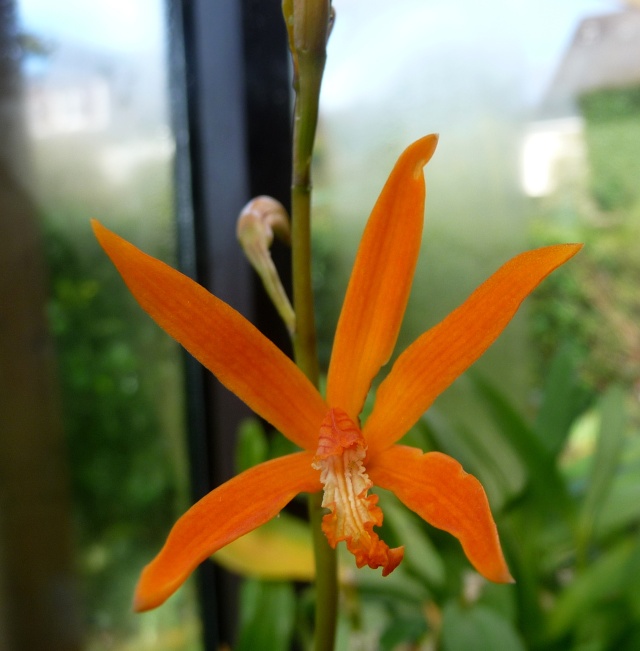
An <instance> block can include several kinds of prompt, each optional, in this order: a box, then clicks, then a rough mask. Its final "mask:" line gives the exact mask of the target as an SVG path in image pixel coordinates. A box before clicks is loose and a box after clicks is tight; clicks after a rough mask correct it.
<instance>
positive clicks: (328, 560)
mask: <svg viewBox="0 0 640 651" xmlns="http://www.w3.org/2000/svg"><path fill="white" fill-rule="evenodd" d="M329 5H330V3H329V2H327V0H312V1H311V2H308V3H307V2H306V0H302V2H301V1H300V0H285V1H284V2H283V9H284V14H285V19H286V20H287V28H288V30H289V36H290V45H291V51H292V55H293V60H294V89H295V91H296V103H295V109H294V122H293V172H292V184H291V246H292V267H293V269H292V271H293V306H294V310H295V313H296V332H295V334H294V336H293V350H294V357H295V360H296V363H297V365H298V366H299V367H300V369H301V370H302V371H303V373H304V374H305V375H306V376H307V377H308V378H309V379H310V380H311V382H313V384H314V385H315V386H316V387H317V386H318V380H319V368H318V351H317V341H316V326H315V311H314V303H313V289H312V283H311V159H312V156H313V145H314V141H315V134H316V126H317V123H318V103H319V99H320V85H321V83H322V74H323V72H324V64H325V60H326V49H325V46H326V39H327V35H328V24H329V13H328V9H329ZM323 514H324V510H323V508H322V493H314V494H312V495H310V496H309V519H310V522H311V529H312V532H313V548H314V554H315V564H316V612H315V645H314V646H315V651H333V649H334V647H335V634H336V621H337V612H338V572H337V560H336V552H335V550H334V549H332V548H331V547H330V545H329V543H328V542H327V539H326V537H325V535H324V533H323V532H322V528H321V526H322V517H323Z"/></svg>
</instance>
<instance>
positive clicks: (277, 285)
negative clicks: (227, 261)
mask: <svg viewBox="0 0 640 651" xmlns="http://www.w3.org/2000/svg"><path fill="white" fill-rule="evenodd" d="M236 232H237V236H238V241H239V242H240V245H241V246H242V249H243V250H244V252H245V255H246V256H247V258H248V260H249V262H250V263H251V266H252V267H253V268H254V269H255V270H256V272H257V274H258V275H259V276H260V279H261V280H262V284H263V285H264V288H265V289H266V291H267V294H268V295H269V298H270V299H271V302H272V303H273V304H274V306H275V308H276V310H278V314H280V317H281V318H282V320H283V321H284V323H285V325H286V326H287V329H288V330H289V333H290V334H293V333H294V332H295V327H296V316H295V313H294V311H293V307H292V306H291V303H290V301H289V298H288V296H287V293H286V292H285V290H284V287H283V286H282V282H281V280H280V276H279V275H278V270H277V269H276V266H275V264H274V263H273V259H272V257H271V252H270V251H269V249H270V248H271V244H272V243H273V236H274V235H276V236H277V237H278V238H279V239H281V240H283V241H284V242H286V243H289V242H290V240H291V230H290V226H289V216H288V214H287V211H286V210H285V208H284V206H283V205H282V204H281V203H280V202H279V201H276V200H275V199H272V198H271V197H267V196H261V197H256V198H255V199H252V200H251V201H250V202H249V203H248V204H247V205H246V206H245V207H244V208H243V209H242V211H241V213H240V216H239V217H238V223H237V228H236Z"/></svg>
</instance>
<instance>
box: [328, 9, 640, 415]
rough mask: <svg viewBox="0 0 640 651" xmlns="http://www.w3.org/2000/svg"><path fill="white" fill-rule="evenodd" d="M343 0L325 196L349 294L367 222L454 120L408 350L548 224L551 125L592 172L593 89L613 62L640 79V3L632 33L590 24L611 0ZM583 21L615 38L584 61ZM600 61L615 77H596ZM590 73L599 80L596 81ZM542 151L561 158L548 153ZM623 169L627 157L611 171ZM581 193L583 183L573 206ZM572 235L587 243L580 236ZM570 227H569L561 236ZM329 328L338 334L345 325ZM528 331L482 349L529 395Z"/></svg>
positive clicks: (334, 44)
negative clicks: (390, 182)
mask: <svg viewBox="0 0 640 651" xmlns="http://www.w3.org/2000/svg"><path fill="white" fill-rule="evenodd" d="M336 5H337V18H336V23H335V26H334V29H333V32H332V34H331V38H330V42H329V49H328V62H327V70H326V75H325V80H324V82H323V91H322V113H321V129H320V138H319V142H320V144H319V147H320V149H319V151H320V155H319V156H318V166H317V167H318V169H317V173H316V177H315V180H316V189H317V192H316V197H315V198H316V204H317V215H318V222H317V224H316V229H317V234H316V237H317V240H318V242H319V245H318V248H319V250H321V251H324V250H325V247H324V243H326V242H328V241H329V240H330V242H331V250H332V255H333V256H334V257H335V258H336V260H335V268H336V269H337V270H338V272H337V276H338V278H337V279H332V283H335V285H336V286H337V287H339V288H340V292H338V296H341V295H342V290H343V289H344V287H345V286H346V280H347V277H348V276H347V275H348V272H349V269H350V264H351V260H352V259H353V255H354V253H355V247H356V245H357V242H358V239H359V234H360V232H361V230H362V228H363V225H364V220H365V219H366V217H367V216H368V213H369V210H370V208H371V206H372V205H373V202H374V200H375V198H376V197H377V194H378V192H379V191H380V189H381V187H382V184H383V182H384V180H385V178H386V175H387V174H388V172H389V170H390V169H391V167H392V165H393V163H394V162H395V158H396V157H397V155H398V154H399V153H400V151H401V150H402V149H403V148H404V147H405V146H407V145H408V144H409V143H410V142H412V141H413V140H415V139H416V138H418V137H419V136H421V135H424V134H427V133H431V132H436V133H439V134H440V142H439V145H438V149H437V151H436V154H435V155H434V158H433V159H432V161H431V162H430V163H429V165H428V166H427V168H426V179H427V193H428V197H427V212H426V221H425V232H424V242H423V248H422V252H421V257H420V261H419V264H418V270H417V274H416V279H415V283H414V289H413V294H412V298H411V301H410V305H409V311H408V313H407V317H406V320H405V324H404V328H403V331H402V333H401V337H400V341H399V345H398V350H402V349H403V348H404V347H405V346H406V345H407V344H408V343H410V342H411V341H413V340H414V339H415V338H416V336H418V335H419V334H420V333H421V332H423V331H424V329H425V328H426V327H428V326H429V325H431V324H433V323H435V322H437V321H438V320H440V318H442V317H443V316H444V315H445V314H447V313H448V312H449V311H450V310H451V309H453V308H454V307H456V306H457V305H458V304H459V303H460V302H461V301H462V300H463V299H464V298H465V297H466V296H468V294H469V293H470V292H471V291H472V290H473V289H474V288H475V287H476V286H477V285H478V284H479V283H480V282H481V281H482V280H484V279H485V278H486V277H487V276H488V275H489V274H490V273H491V272H493V271H494V270H495V269H497V267H498V266H499V265H500V264H501V263H502V262H504V261H506V259H507V258H509V257H511V256H512V255H514V254H515V253H516V252H519V251H521V250H523V249H525V248H528V247H529V248H530V244H531V243H532V239H535V238H532V229H533V228H534V224H539V218H540V215H541V210H542V209H545V210H546V207H545V205H544V204H543V202H541V201H540V200H539V199H538V196H537V195H538V194H539V193H540V192H542V191H543V189H542V188H540V187H538V186H539V184H540V183H542V180H541V177H545V175H546V174H548V173H549V170H550V169H551V168H552V167H553V165H554V162H555V160H551V161H550V160H548V159H549V157H550V156H551V157H553V156H554V155H555V154H554V153H553V152H556V153H557V154H559V152H558V151H557V149H558V147H559V146H560V145H558V144H557V143H556V142H555V141H554V142H552V143H551V144H550V145H549V144H547V140H544V138H552V139H553V138H555V137H556V135H555V134H556V133H561V134H562V138H563V140H562V154H563V156H564V157H565V158H567V160H566V161H564V162H565V163H567V162H568V163H573V167H571V169H572V170H573V172H572V173H574V174H583V173H584V170H585V169H586V163H587V160H586V159H589V161H590V164H591V163H595V161H592V157H593V151H592V150H591V149H590V150H589V153H588V155H587V153H586V149H585V145H584V138H585V135H586V142H587V145H588V146H589V147H591V144H590V143H591V142H593V140H594V138H595V137H596V136H594V135H593V134H591V133H590V129H589V128H588V127H587V128H586V130H585V128H584V122H583V117H582V116H583V115H584V111H585V110H588V107H589V106H591V105H592V104H593V102H591V103H589V102H590V100H589V99H588V98H584V97H583V94H584V92H585V91H587V90H589V92H591V90H595V88H597V87H607V85H608V84H609V81H608V80H607V78H606V75H607V74H609V75H612V76H613V79H614V80H615V81H614V84H615V85H622V86H629V85H630V86H633V85H634V84H635V87H636V88H637V85H638V80H639V78H640V77H639V75H638V69H637V47H636V48H635V49H633V48H631V45H630V43H631V42H632V37H631V34H633V33H634V28H633V25H634V24H635V23H634V21H633V18H634V16H635V17H636V18H637V11H627V12H625V14H624V15H623V16H622V17H621V18H618V19H616V25H617V27H615V29H616V30H618V31H619V32H620V34H619V36H617V37H616V36H614V35H613V34H612V32H613V30H614V27H613V24H612V22H611V21H609V22H608V23H607V22H606V21H596V22H595V23H593V24H591V23H589V22H587V23H585V24H582V21H583V20H584V19H585V18H587V17H589V16H592V15H594V14H595V15H599V14H603V13H605V12H609V13H611V11H612V9H611V3H609V2H605V1H599V0H575V1H573V2H563V3H560V4H558V3H556V2H553V1H551V0H550V1H549V2H545V3H543V4H542V5H540V3H534V2H503V1H500V0H493V1H492V2H489V3H486V2H484V3H473V2H464V1H463V2H455V3H447V2H440V1H438V0H430V1H428V2H425V1H424V0H401V1H399V2H394V3H389V2H385V1H383V0H379V1H378V0H374V1H369V0H353V1H352V2H346V3H342V4H340V5H338V3H336ZM635 22H637V20H636V21H635ZM581 24H582V27H581V28H580V29H582V30H583V31H585V32H588V33H589V34H591V36H589V34H587V36H585V37H584V38H587V37H589V38H591V39H592V40H593V39H595V38H599V37H598V36H596V35H593V34H592V32H594V30H598V29H600V30H601V31H603V32H607V33H609V36H608V37H607V44H608V45H607V51H606V52H605V51H604V49H603V50H602V51H600V54H598V53H597V52H595V53H591V55H590V56H591V58H588V57H587V54H588V53H585V52H584V51H582V54H583V55H584V56H582V57H581V56H579V55H578V56H576V57H574V58H573V59H571V61H569V59H570V58H571V57H573V56H574V54H575V48H573V50H572V45H571V44H572V41H573V38H574V34H575V33H576V31H577V30H578V28H579V25H581ZM607 30H608V31H607ZM623 32H624V33H626V34H627V35H626V36H625V35H624V34H623ZM635 34H636V36H637V32H635ZM605 57H609V58H607V61H608V65H607V66H605V65H604V64H603V65H601V66H600V67H599V69H598V72H597V73H595V72H594V73H593V76H594V78H593V79H589V80H584V79H581V80H577V79H573V78H572V75H574V76H579V75H580V74H584V72H581V70H582V68H581V66H585V65H586V66H591V65H592V64H591V63H589V62H591V61H597V60H598V59H599V60H600V61H602V60H603V58H605ZM613 57H617V58H613ZM585 62H586V63H585ZM605 68H606V70H605ZM621 71H624V72H621ZM597 75H605V77H602V78H599V79H598V80H596V79H595V76H597ZM634 75H635V77H634ZM634 79H635V81H634ZM585 83H591V84H592V85H595V86H594V87H593V88H592V87H586V88H585V87H584V84H585ZM598 84H600V86H598ZM609 85H610V84H609ZM558 98H560V100H562V101H564V105H563V106H562V107H561V110H560V112H559V113H557V114H554V115H550V114H549V104H550V102H552V101H558ZM594 101H596V100H594ZM621 101H622V100H621ZM627 104H629V102H627ZM593 110H594V111H595V110H597V109H595V108H594V109H593ZM634 110H635V113H634V114H633V119H635V120H636V122H637V117H638V113H637V108H636V109H634ZM562 111H564V112H562ZM551 119H553V120H554V121H555V124H553V123H552V122H551ZM624 124H625V123H623V122H619V123H618V127H617V129H618V130H619V131H620V133H619V137H623V136H622V134H623V133H625V134H627V133H628V131H627V129H626V127H625V126H624ZM549 129H551V131H550V132H549ZM558 130H560V131H558ZM536 137H537V138H538V139H537V140H536ZM612 137H613V136H612ZM577 138H579V139H580V143H579V144H578V143H577V141H576V139H577ZM633 142H635V140H633ZM554 143H555V144H554ZM612 143H613V141H612ZM536 147H537V149H536ZM629 147H631V144H630V143H629ZM618 151H619V150H618ZM636 151H637V150H636ZM536 152H538V154H539V153H540V152H541V153H542V154H543V155H544V156H546V157H547V160H546V161H540V160H538V159H537V158H536V155H538V154H536ZM620 155H622V154H620ZM599 160H600V164H602V163H603V161H604V160H605V159H604V158H602V157H600V159H599ZM625 160H626V159H625ZM595 164H597V163H595ZM556 167H557V166H556ZM565 167H566V165H565ZM623 169H624V164H623V163H622V160H620V162H619V163H618V164H617V165H616V167H615V168H614V167H612V166H610V167H609V172H608V174H609V175H611V174H614V175H617V174H619V173H620V172H622V170H623ZM556 173H562V170H559V169H557V170H556ZM593 173H594V174H595V175H596V178H599V179H600V180H599V181H597V182H598V183H604V182H605V180H604V179H603V175H602V172H601V171H599V170H597V169H596V168H595V167H594V168H593ZM545 178H546V177H545ZM610 181H611V182H609V180H607V181H606V182H607V183H608V184H609V186H611V188H614V187H617V186H618V184H619V183H624V188H620V190H619V192H626V193H629V192H631V190H630V189H629V186H630V185H633V184H632V183H631V172H630V171H629V168H627V172H625V173H624V179H622V177H616V179H610ZM536 184H538V185H536ZM534 186H535V187H534ZM635 187H637V183H636V184H635ZM544 191H545V192H546V190H544ZM584 191H585V193H587V192H588V189H587V188H584ZM596 191H597V190H596ZM611 191H613V189H612V190H611ZM533 195H536V196H533ZM545 196H546V197H548V196H549V193H548V192H547V194H546V195H545ZM565 196H567V195H566V193H565ZM584 196H586V194H585V195H583V197H584ZM580 200H581V199H580V197H578V196H575V195H574V196H573V199H572V201H573V202H574V203H573V206H574V207H576V206H577V205H578V202H579V201H580ZM536 228H537V226H536ZM564 235H565V236H567V237H568V238H569V241H571V240H572V239H575V238H576V237H578V236H579V235H580V234H579V233H577V232H575V231H574V232H573V233H565V234H564ZM563 239H564V241H567V240H566V239H565V238H560V240H558V239H557V238H556V240H555V241H561V240H563ZM534 243H537V242H534ZM540 243H546V242H540ZM335 318H336V314H335V310H334V312H333V313H331V312H329V313H328V314H327V315H326V317H325V320H326V321H327V322H330V323H333V322H334V320H335ZM326 330H327V336H328V334H329V333H330V332H331V331H332V326H330V327H328V328H326ZM526 340H527V324H526V323H525V321H524V319H523V314H520V315H519V316H517V317H516V319H515V322H514V323H513V324H512V325H511V326H510V327H509V328H508V329H507V331H506V332H505V333H504V335H503V336H502V337H501V338H500V340H499V341H498V342H497V344H496V345H494V346H493V347H492V348H491V349H490V350H489V351H488V352H487V354H486V355H485V356H484V358H483V359H482V360H481V361H480V362H479V368H480V369H481V370H482V372H483V373H486V374H487V375H488V376H489V377H491V378H492V380H493V381H495V382H496V383H497V384H498V385H499V386H500V387H502V389H503V390H504V391H505V392H506V393H507V394H508V395H510V396H511V397H512V398H513V399H515V400H516V401H517V402H519V403H520V404H525V403H526V401H527V398H528V397H529V395H530V394H529V388H530V380H531V366H530V358H531V355H530V350H529V349H528V347H527V345H526ZM460 384H461V383H458V385H460ZM460 390H462V387H461V386H456V387H454V389H453V391H451V392H448V393H447V394H445V395H444V396H443V397H442V399H441V401H440V404H441V405H442V406H445V405H446V404H447V403H449V402H450V401H453V402H455V401H456V400H457V392H458V391H460Z"/></svg>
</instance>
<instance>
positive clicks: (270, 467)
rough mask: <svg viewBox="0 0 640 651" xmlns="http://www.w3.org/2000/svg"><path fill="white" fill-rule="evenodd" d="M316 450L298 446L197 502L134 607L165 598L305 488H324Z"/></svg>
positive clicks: (143, 582) (145, 578) (151, 569)
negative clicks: (316, 468) (316, 466)
mask: <svg viewBox="0 0 640 651" xmlns="http://www.w3.org/2000/svg"><path fill="white" fill-rule="evenodd" d="M312 460H313V454H312V453H310V452H297V453H295V454H290V455H287V456H284V457H279V458H278V459H274V460H272V461H266V462H265V463H261V464H258V465H257V466H254V467H253V468H250V469H249V470H246V471H245V472H243V473H241V474H239V475H237V476H236V477H234V478H233V479H230V480H229V481H228V482H226V483H224V484H222V485H221V486H219V487H218V488H216V489H214V490H213V491H211V492H210V493H208V494H207V495H206V496H205V497H203V498H202V499H201V500H200V501H199V502H197V503H196V504H194V506H192V507H191V508H190V509H189V510H188V511H187V512H186V513H185V514H184V515H183V516H182V517H181V518H180V519H179V520H178V521H177V522H176V524H175V525H174V526H173V529H172V530H171V533H170V534H169V537H168V538H167V541H166V543H165V545H164V547H163V548H162V550H161V551H160V553H159V554H158V555H157V556H156V557H155V559H154V560H153V561H152V562H151V563H150V564H149V565H147V566H146V567H145V568H144V570H143V572H142V575H141V577H140V581H139V582H138V586H137V588H136V594H135V598H134V608H135V610H136V611H138V612H140V611H143V610H149V609H151V608H155V607H156V606H159V605H160V604H162V603H163V602H164V601H165V600H166V599H167V598H168V597H170V596H171V595H172V594H173V593H174V592H175V591H176V590H177V589H178V588H179V587H180V586H181V585H182V584H183V583H184V582H185V580H186V579H187V577H188V576H189V575H190V574H191V572H193V570H194V569H195V568H196V567H197V566H198V565H199V564H200V563H201V562H202V561H204V560H205V559H206V558H208V557H209V556H211V554H213V553H214V552H216V551H217V550H218V549H220V548H221V547H224V546H225V545H226V544H228V543H230V542H232V541H234V540H236V539H237V538H239V537H240V536H242V535H244V534H245V533H248V532H249V531H252V530H253V529H256V528H257V527H259V526H260V525H262V524H264V523H265V522H267V521H268V520H270V519H271V518H273V517H274V516H276V515H277V514H278V513H279V512H280V510H281V509H282V508H283V507H284V506H285V505H286V504H287V503H288V502H290V501H291V499H293V497H294V496H295V495H297V494H298V493H300V492H317V491H319V490H320V489H321V488H322V485H321V484H320V473H318V472H317V471H314V470H313V468H312V467H311V463H312Z"/></svg>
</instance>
